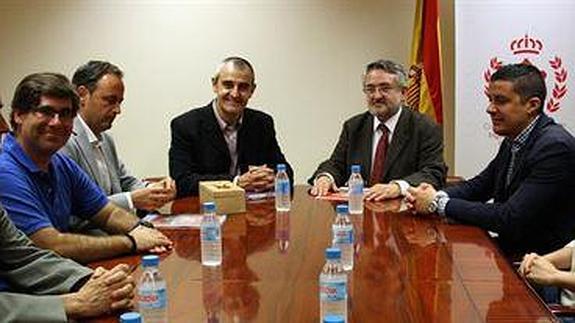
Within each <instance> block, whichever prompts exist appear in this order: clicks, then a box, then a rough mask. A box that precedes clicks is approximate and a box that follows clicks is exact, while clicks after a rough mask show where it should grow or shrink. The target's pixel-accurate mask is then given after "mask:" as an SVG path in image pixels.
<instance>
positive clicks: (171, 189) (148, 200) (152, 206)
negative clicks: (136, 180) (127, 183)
mask: <svg viewBox="0 0 575 323" xmlns="http://www.w3.org/2000/svg"><path fill="white" fill-rule="evenodd" d="M131 196H132V202H133V203H134V207H135V208H136V209H141V210H156V209H159V208H161V207H162V206H163V205H164V204H166V203H168V202H170V201H172V200H173V199H174V198H176V183H175V182H174V180H173V179H171V178H170V177H165V178H163V179H162V180H160V181H157V182H153V183H150V184H149V185H148V186H146V187H144V188H141V189H137V190H134V191H132V192H131Z"/></svg>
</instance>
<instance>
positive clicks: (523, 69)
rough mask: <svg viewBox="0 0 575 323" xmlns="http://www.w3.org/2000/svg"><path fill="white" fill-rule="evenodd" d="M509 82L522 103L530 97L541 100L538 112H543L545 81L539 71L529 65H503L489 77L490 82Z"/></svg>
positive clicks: (545, 92) (545, 93)
mask: <svg viewBox="0 0 575 323" xmlns="http://www.w3.org/2000/svg"><path fill="white" fill-rule="evenodd" d="M495 81H509V82H511V83H513V91H515V92H516V93H517V94H519V97H520V98H521V101H522V102H523V103H525V102H527V100H529V99H531V98H532V97H536V98H539V100H541V106H540V109H539V111H543V104H544V103H545V97H546V96H547V88H546V87H545V79H544V78H543V74H542V73H541V71H540V70H539V69H538V68H537V67H535V66H533V65H531V64H525V63H520V64H510V65H504V66H502V67H501V68H500V69H498V70H497V71H496V72H495V73H493V75H491V82H495Z"/></svg>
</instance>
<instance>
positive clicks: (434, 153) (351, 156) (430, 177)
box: [309, 107, 446, 188]
mask: <svg viewBox="0 0 575 323" xmlns="http://www.w3.org/2000/svg"><path fill="white" fill-rule="evenodd" d="M373 118H374V117H373V115H372V114H371V113H369V112H364V113H362V114H359V115H356V116H354V117H352V118H351V119H349V120H347V121H346V122H345V123H344V124H343V130H342V131H341V134H340V136H339V141H338V143H337V145H336V147H335V150H334V151H333V153H332V154H331V157H330V158H329V159H328V160H326V161H324V162H323V163H321V164H320V165H319V167H318V169H317V170H316V171H315V173H314V174H313V176H312V177H311V178H310V179H309V183H310V184H313V180H314V178H315V177H316V175H318V174H319V173H323V172H327V173H330V174H331V175H332V176H333V177H334V179H335V182H336V184H337V186H342V185H344V184H345V182H346V181H347V179H348V178H349V175H350V173H351V170H350V167H351V165H353V164H359V165H361V176H362V177H363V179H364V180H368V179H369V175H370V173H371V153H372V141H373ZM383 169H384V171H383V182H384V183H387V182H389V181H391V180H394V179H395V180H398V179H402V180H405V181H407V182H408V183H409V184H411V185H419V184H420V183H422V182H426V183H429V184H432V185H433V186H434V187H436V188H440V187H443V184H444V182H445V173H446V167H445V163H444V162H443V141H442V134H441V129H440V128H439V127H438V126H437V125H436V124H435V123H433V121H431V120H430V119H428V118H427V117H425V116H424V115H422V114H420V113H418V112H415V111H413V110H411V109H410V108H407V107H403V108H402V112H401V115H400V116H399V120H398V122H397V125H396V126H395V132H394V134H393V137H392V140H391V142H390V144H389V146H388V149H387V156H386V159H385V163H384V165H383Z"/></svg>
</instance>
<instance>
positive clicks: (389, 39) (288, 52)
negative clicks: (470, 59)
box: [0, 0, 450, 183]
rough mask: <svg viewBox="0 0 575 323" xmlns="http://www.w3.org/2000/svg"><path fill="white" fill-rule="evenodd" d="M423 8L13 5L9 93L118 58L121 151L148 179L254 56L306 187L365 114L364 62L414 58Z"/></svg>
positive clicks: (6, 12) (2, 23)
mask: <svg viewBox="0 0 575 323" xmlns="http://www.w3.org/2000/svg"><path fill="white" fill-rule="evenodd" d="M444 3H446V1H445V0H444V1H443V2H442V6H443V5H444ZM447 3H449V2H447ZM448 5H449V4H448ZM414 9H415V1H411V0H401V1H397V0H363V1H344V0H291V1H279V0H267V1H263V0H262V1H256V0H251V1H248V0H245V1H126V0H118V1H2V2H1V3H0V41H1V43H2V46H1V48H0V71H1V73H0V94H1V95H2V97H3V98H4V101H5V103H9V102H10V99H11V95H12V92H13V91H14V87H15V85H16V83H17V82H18V81H19V80H20V79H21V78H22V77H23V76H25V75H26V74H29V73H32V72H37V71H59V72H62V73H65V74H66V75H71V74H72V73H73V71H74V69H75V68H76V67H77V66H78V65H80V64H82V63H85V62H86V61H88V60H90V59H104V60H109V61H111V62H113V63H115V64H117V65H119V66H120V67H121V68H122V69H123V70H124V72H125V74H126V76H125V82H126V87H127V92H126V97H125V103H124V104H123V107H122V108H123V109H122V114H121V115H120V116H119V117H118V119H117V120H116V122H115V124H114V127H113V129H112V132H113V135H114V137H115V138H116V141H117V145H118V149H119V151H120V153H121V155H122V157H123V159H124V161H125V162H126V163H127V164H128V166H129V167H130V168H131V169H132V170H133V172H134V173H135V174H136V175H138V176H154V175H162V174H167V171H168V170H167V151H168V148H169V142H170V131H169V122H170V120H171V119H172V118H173V117H174V116H176V115H178V114H180V113H183V112H184V111H187V110H188V109H189V108H191V107H195V106H199V105H203V104H205V103H207V102H209V100H210V99H211V98H212V92H211V86H210V77H211V76H212V74H213V72H214V69H215V67H216V65H217V63H218V62H219V61H220V60H221V59H222V58H224V57H226V56H228V55H241V56H245V57H247V58H248V59H249V60H250V61H251V62H253V64H254V66H255V69H256V74H257V75H256V78H257V83H258V88H257V90H256V93H255V94H254V97H253V98H252V100H251V102H250V103H251V104H250V105H251V106H255V107H257V108H260V109H262V110H264V111H266V112H268V113H270V114H271V115H272V116H273V117H274V118H275V121H276V131H277V134H278V140H279V141H280V145H281V146H282V148H283V150H284V153H285V154H286V155H287V157H288V159H289V161H290V162H291V163H292V165H294V166H295V170H296V178H297V181H298V182H300V183H301V182H303V181H305V179H307V177H308V176H309V175H310V174H311V173H312V172H313V170H314V169H315V167H316V166H317V164H318V163H319V162H320V161H321V160H323V159H325V158H327V157H328V156H329V154H330V153H331V151H332V149H333V147H334V145H335V142H336V140H337V137H338V134H339V132H340V130H341V125H342V122H343V121H344V120H345V119H347V118H348V117H350V116H351V115H353V114H356V113H359V112H362V111H364V109H365V104H364V99H363V95H362V92H361V78H360V76H361V72H362V69H363V67H364V65H365V64H366V63H367V62H369V61H371V60H373V59H376V58H380V57H382V58H390V59H394V60H397V61H399V62H401V63H406V62H407V60H408V58H409V51H410V46H411V32H412V24H413V11H414ZM442 10H443V8H442ZM449 10H450V8H448V12H449ZM444 65H445V64H444ZM445 86H446V87H447V88H449V84H447V85H445ZM444 92H445V91H444ZM446 139H449V138H446Z"/></svg>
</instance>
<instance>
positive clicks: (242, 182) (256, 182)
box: [237, 164, 275, 192]
mask: <svg viewBox="0 0 575 323" xmlns="http://www.w3.org/2000/svg"><path fill="white" fill-rule="evenodd" d="M274 182H275V173H274V170H273V169H271V168H269V167H268V166H267V165H266V164H264V165H261V166H249V168H248V171H247V172H245V173H243V174H242V175H240V176H239V178H238V181H237V184H238V186H240V187H242V188H243V189H245V190H246V191H251V192H265V191H269V190H271V189H273V187H274Z"/></svg>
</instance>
